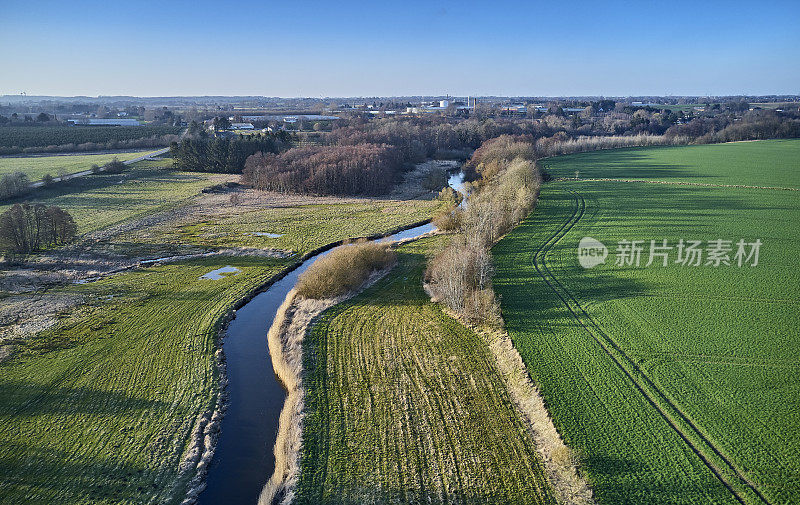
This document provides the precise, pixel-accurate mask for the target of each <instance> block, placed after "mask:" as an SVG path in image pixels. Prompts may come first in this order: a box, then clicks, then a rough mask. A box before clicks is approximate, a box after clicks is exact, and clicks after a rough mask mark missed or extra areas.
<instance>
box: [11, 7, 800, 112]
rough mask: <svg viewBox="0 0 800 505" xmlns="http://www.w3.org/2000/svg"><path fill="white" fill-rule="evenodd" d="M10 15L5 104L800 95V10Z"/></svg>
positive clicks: (27, 11) (182, 10) (176, 10)
mask: <svg viewBox="0 0 800 505" xmlns="http://www.w3.org/2000/svg"><path fill="white" fill-rule="evenodd" d="M753 6H754V4H752V3H749V2H748V3H745V2H708V3H698V2H688V1H678V2H673V3H671V4H669V5H668V6H666V7H661V6H659V5H652V4H648V5H643V4H637V3H630V2H621V1H618V2H609V3H605V4H603V5H596V4H594V3H592V2H559V3H558V4H557V5H553V4H544V3H539V4H530V3H526V2H517V1H505V2H494V3H492V4H491V6H486V5H482V4H477V3H473V2H436V3H433V4H428V3H424V2H419V1H417V0H413V1H411V2H405V3H404V4H403V5H402V8H396V7H393V6H391V5H372V4H367V3H361V2H345V3H343V4H341V5H336V6H334V5H332V4H329V3H323V2H306V3H303V4H294V3H291V4H284V3H282V4H271V3H256V2H241V3H237V4H236V5H235V6H227V5H222V4H219V3H216V2H210V1H206V0H201V1H198V2H191V3H190V2H172V3H169V4H164V3H163V2H162V3H156V2H152V1H145V2H137V3H136V5H130V4H116V3H115V4H113V5H112V4H107V3H100V2H95V1H84V0H79V1H76V2H70V3H59V2H52V1H40V2H22V1H20V0H10V1H8V2H6V5H5V8H4V13H3V17H2V19H0V43H2V44H3V46H4V47H12V48H13V51H3V53H2V54H0V66H2V68H4V69H9V70H10V71H7V72H4V74H5V75H4V76H3V77H2V78H0V94H2V95H18V94H20V93H23V92H25V93H27V94H28V95H49V96H64V97H66V96H98V95H101V96H136V97H168V96H266V97H287V98H288V97H316V98H338V97H378V96H383V97H392V96H439V95H444V94H450V95H454V96H467V95H472V96H475V95H478V96H553V97H555V96H667V95H671V96H722V95H781V94H798V93H800V85H799V84H798V83H800V65H798V63H797V62H798V61H800V30H798V29H797V20H798V19H800V3H797V2H788V1H772V2H762V3H759V4H758V10H757V11H754V10H753V8H754V7H753Z"/></svg>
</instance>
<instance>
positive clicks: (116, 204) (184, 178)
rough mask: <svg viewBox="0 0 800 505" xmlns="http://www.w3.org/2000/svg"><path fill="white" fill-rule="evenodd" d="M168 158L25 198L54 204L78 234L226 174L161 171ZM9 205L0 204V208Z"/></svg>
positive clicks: (190, 193)
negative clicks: (63, 212)
mask: <svg viewBox="0 0 800 505" xmlns="http://www.w3.org/2000/svg"><path fill="white" fill-rule="evenodd" d="M169 163H170V161H169V160H144V161H140V162H137V163H134V164H132V165H130V166H129V168H128V169H127V170H125V171H124V172H123V173H121V174H105V173H102V172H101V173H99V174H91V175H87V176H84V177H77V178H74V179H70V180H68V181H64V182H63V183H58V184H55V185H53V186H50V187H45V188H40V189H37V190H36V191H35V192H34V193H32V194H31V195H29V196H28V197H26V198H25V200H27V201H35V202H42V203H46V204H47V205H58V206H59V207H61V208H63V209H65V210H67V211H68V212H69V213H70V214H72V217H73V218H74V219H75V222H76V223H77V224H78V233H79V234H83V233H87V232H91V231H96V230H99V229H102V228H106V227H108V226H111V225H114V224H118V223H121V222H123V221H126V220H129V219H132V218H135V217H140V216H144V215H149V214H152V213H156V212H159V211H164V210H168V209H171V208H174V207H177V206H180V205H182V204H185V203H186V201H187V199H189V198H191V197H194V196H195V195H197V194H198V193H199V192H200V190H202V189H203V188H205V187H207V186H211V185H213V184H215V183H218V182H220V181H222V180H227V179H229V177H225V176H221V175H215V174H200V173H193V172H174V171H171V170H168V169H165V168H164V167H166V166H167V165H169ZM10 205H11V203H6V204H5V205H0V211H4V210H5V209H7V208H8V207H9V206H10Z"/></svg>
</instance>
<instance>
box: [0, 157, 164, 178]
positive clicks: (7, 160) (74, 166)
mask: <svg viewBox="0 0 800 505" xmlns="http://www.w3.org/2000/svg"><path fill="white" fill-rule="evenodd" d="M153 151H154V150H153V149H148V150H138V151H125V152H118V153H112V154H52V155H47V156H3V157H0V176H2V175H5V174H11V173H14V172H22V173H24V174H25V175H27V176H28V179H29V180H30V181H31V182H33V181H38V180H41V179H42V177H44V175H45V174H50V175H51V176H53V177H57V176H59V175H62V174H64V175H66V174H74V173H76V172H83V171H84V170H89V169H91V168H92V165H99V166H102V165H105V164H106V163H108V162H110V161H113V160H114V159H118V160H119V161H128V160H132V159H135V158H139V157H140V156H144V155H146V154H148V153H151V152H153Z"/></svg>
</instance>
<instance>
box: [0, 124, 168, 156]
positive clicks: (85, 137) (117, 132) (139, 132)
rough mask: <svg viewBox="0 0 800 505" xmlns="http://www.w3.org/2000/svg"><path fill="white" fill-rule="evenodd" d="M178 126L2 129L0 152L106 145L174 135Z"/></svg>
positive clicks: (22, 127) (14, 127)
mask: <svg viewBox="0 0 800 505" xmlns="http://www.w3.org/2000/svg"><path fill="white" fill-rule="evenodd" d="M180 131H181V128H180V127H178V126H4V127H2V128H0V152H13V151H16V152H19V151H21V150H22V149H28V150H34V151H35V150H36V148H44V147H47V146H60V145H65V144H76V145H80V144H86V143H96V144H107V143H109V142H120V141H125V140H135V139H141V138H146V137H152V136H161V135H177V134H178V133H180Z"/></svg>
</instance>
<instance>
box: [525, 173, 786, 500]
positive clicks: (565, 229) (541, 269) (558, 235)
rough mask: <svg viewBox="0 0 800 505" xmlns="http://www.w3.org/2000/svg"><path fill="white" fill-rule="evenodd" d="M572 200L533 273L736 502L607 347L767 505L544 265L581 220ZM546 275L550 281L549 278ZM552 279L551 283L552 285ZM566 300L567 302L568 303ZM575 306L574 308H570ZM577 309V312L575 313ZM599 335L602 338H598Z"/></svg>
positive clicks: (580, 206) (578, 202)
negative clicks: (570, 207) (537, 275)
mask: <svg viewBox="0 0 800 505" xmlns="http://www.w3.org/2000/svg"><path fill="white" fill-rule="evenodd" d="M567 191H568V192H569V193H570V194H571V195H572V196H573V197H574V202H575V207H574V210H573V211H572V214H571V215H570V217H569V218H568V219H567V221H566V222H564V223H563V224H562V225H561V226H560V227H559V228H558V230H556V231H555V233H553V234H552V235H551V236H550V237H549V238H548V239H547V240H546V241H545V242H544V243H543V244H542V245H541V246H540V247H539V248H537V249H536V251H534V254H533V258H532V261H533V266H534V268H535V269H536V272H537V273H538V274H539V275H540V276H541V278H542V279H543V280H544V281H545V283H546V284H547V285H548V286H549V287H550V289H552V290H553V292H554V293H555V294H556V296H557V297H558V298H559V299H560V300H561V302H562V303H563V304H564V306H565V307H566V308H567V310H568V311H569V312H570V313H571V314H572V316H573V317H574V318H575V320H576V321H577V322H578V324H580V325H581V327H583V329H584V330H586V332H587V333H588V334H589V335H590V336H591V337H592V339H593V340H595V342H597V344H598V345H600V347H601V348H602V349H603V350H604V351H605V352H606V354H608V356H609V357H610V358H611V360H612V361H613V362H614V364H615V365H617V367H618V368H619V369H620V371H621V372H622V373H623V375H624V376H625V377H627V378H628V379H629V380H630V381H631V382H632V383H633V385H634V387H635V388H636V389H637V391H639V393H641V394H642V395H643V396H644V397H645V399H646V400H647V401H648V403H650V405H651V406H653V407H654V408H655V409H656V411H658V413H659V414H660V415H661V417H662V418H663V419H664V420H665V421H666V422H667V423H668V424H669V425H670V427H671V428H672V429H673V430H674V431H675V432H676V433H677V434H678V436H679V437H680V438H681V439H682V440H683V441H684V442H685V443H686V444H687V446H688V447H689V448H690V449H691V450H692V452H693V453H694V454H695V455H697V456H698V458H700V460H701V461H702V462H703V463H704V464H705V465H706V466H707V467H708V468H709V470H711V472H712V473H713V474H714V476H715V477H716V478H717V479H718V480H719V481H720V482H721V483H722V484H723V485H724V486H725V487H726V488H727V489H728V490H729V491H730V492H731V494H732V495H733V496H734V497H735V498H736V500H737V501H738V502H739V503H742V504H743V505H744V504H746V503H747V500H745V498H744V497H743V496H741V495H740V493H739V492H738V491H737V490H736V489H734V485H733V484H732V483H731V482H729V480H728V478H726V477H725V476H724V475H723V472H724V471H723V470H722V469H720V468H719V467H718V466H717V465H716V464H715V463H714V462H712V461H711V459H710V458H709V457H708V456H707V455H706V454H705V453H704V452H703V451H702V450H701V449H700V448H699V447H697V446H696V445H695V444H694V443H693V442H692V441H691V440H690V439H689V435H688V434H687V433H685V431H684V430H683V429H682V428H681V427H680V426H679V425H678V423H677V422H676V421H675V420H674V419H673V416H671V415H670V414H669V413H668V412H667V411H666V410H665V409H664V407H662V406H661V405H660V404H659V401H657V399H656V398H653V397H652V396H651V394H650V393H648V392H647V391H646V390H645V388H644V386H642V385H641V384H640V383H639V381H637V379H636V378H635V377H634V375H633V374H632V373H631V372H630V371H629V370H628V369H627V367H626V366H625V365H624V364H623V362H622V361H621V360H620V358H618V357H617V356H615V354H614V352H612V351H611V349H610V348H609V346H610V347H611V348H613V349H614V351H616V352H617V353H618V354H619V355H621V356H622V358H623V359H624V360H625V361H626V362H628V363H629V365H630V366H631V367H632V368H633V369H634V370H635V372H636V373H637V374H638V375H640V376H641V380H642V381H644V382H645V385H646V386H647V387H648V388H650V389H652V390H653V391H654V392H655V394H656V395H657V396H658V400H660V402H663V404H665V405H666V406H667V407H668V408H669V409H671V410H672V411H674V413H675V414H677V416H678V417H679V418H680V419H681V420H682V421H683V422H684V423H685V424H686V425H688V427H689V428H690V429H691V431H692V432H693V435H694V436H695V437H697V438H699V439H700V440H701V441H702V442H703V443H704V444H705V445H706V446H707V447H708V448H709V449H710V450H711V451H712V452H713V453H714V455H716V457H717V458H719V459H720V460H721V461H723V462H724V463H725V465H726V466H727V467H729V469H730V470H731V471H732V472H733V473H734V474H735V475H736V477H738V479H739V480H740V481H741V484H743V485H744V486H745V487H746V488H748V489H749V490H751V491H752V492H753V494H755V495H756V496H757V497H758V498H759V499H760V501H761V502H762V503H765V504H769V503H770V502H769V501H768V500H767V499H766V498H765V497H764V496H763V495H762V494H761V492H759V490H758V489H757V488H756V486H755V484H754V483H753V482H751V481H750V480H749V479H748V478H747V477H746V476H745V475H744V474H743V473H742V472H741V471H739V470H738V469H737V468H736V467H735V466H734V465H733V463H732V462H731V461H730V460H729V459H728V458H727V457H726V456H725V455H724V454H722V452H721V451H720V450H719V449H718V448H717V447H715V446H714V445H713V444H712V443H711V442H710V441H709V440H708V439H707V438H706V437H705V436H704V435H703V433H702V432H701V431H700V430H699V428H698V427H697V426H696V425H695V424H694V423H693V422H692V421H691V420H690V419H689V418H688V417H687V416H686V414H684V413H683V412H682V411H681V410H680V409H679V408H678V407H677V406H676V405H675V404H674V403H672V402H671V401H670V400H669V399H668V398H667V397H666V395H665V394H664V393H663V392H662V391H661V390H660V389H659V388H658V387H657V386H656V385H655V384H654V383H653V382H652V381H651V380H650V379H649V378H648V377H647V376H646V375H645V374H644V373H643V372H642V371H641V369H640V368H639V367H638V366H637V365H636V363H634V362H633V360H631V359H630V357H628V356H627V354H625V352H624V351H623V350H622V349H621V348H620V347H619V345H618V344H617V343H616V342H615V341H614V340H613V339H611V338H610V337H609V336H608V334H606V333H605V332H604V331H603V329H602V328H601V327H600V326H599V325H598V324H597V322H595V321H594V319H593V318H592V317H591V316H590V315H589V314H588V313H587V312H586V311H585V310H584V308H583V307H582V306H581V304H580V303H579V302H578V301H577V300H576V299H575V297H574V296H573V295H572V294H571V293H570V292H569V291H568V290H567V289H566V288H565V287H564V286H563V284H561V282H560V281H559V280H558V279H557V278H556V276H555V275H554V274H553V273H552V271H551V270H550V268H549V267H548V266H547V263H546V261H545V256H546V255H547V253H548V252H550V250H551V249H552V248H553V246H554V245H555V244H557V243H558V242H560V241H561V239H563V238H564V237H565V236H566V235H567V233H569V231H570V230H571V229H572V228H573V227H574V226H575V224H577V223H578V221H580V219H581V218H582V217H583V215H584V213H585V209H586V202H585V200H584V199H583V197H582V196H581V195H580V194H579V193H577V192H574V191H572V190H569V189H568V190H567ZM548 276H549V277H550V278H548ZM551 279H552V282H551ZM556 285H558V287H559V288H560V289H561V290H562V291H563V292H564V295H562V293H561V292H560V291H559V290H558V289H557V288H556ZM568 300H569V301H568ZM570 301H571V302H572V304H574V306H575V308H573V305H571V304H570ZM576 309H577V310H576ZM584 318H585V319H586V320H588V322H589V323H588V324H587V323H586V322H585V321H584ZM592 328H594V331H593V330H592ZM597 334H599V335H601V336H602V338H600V337H598V335H597Z"/></svg>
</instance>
